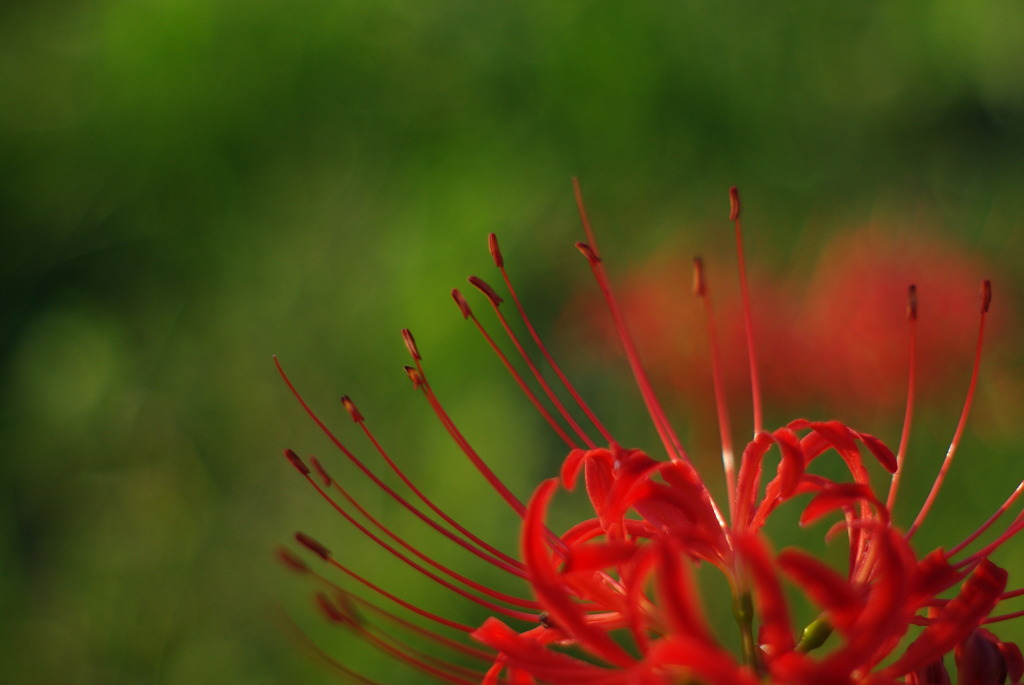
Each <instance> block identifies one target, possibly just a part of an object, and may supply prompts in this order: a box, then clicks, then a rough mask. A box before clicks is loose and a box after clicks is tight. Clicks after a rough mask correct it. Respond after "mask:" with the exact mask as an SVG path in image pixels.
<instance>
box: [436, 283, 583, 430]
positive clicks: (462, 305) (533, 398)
mask: <svg viewBox="0 0 1024 685" xmlns="http://www.w3.org/2000/svg"><path fill="white" fill-rule="evenodd" d="M471 282H472V281H471ZM473 285H476V283H475V282H474V283H473ZM477 287H479V286H477ZM452 298H453V299H454V300H455V303H456V304H458V306H459V310H460V311H461V312H462V315H463V317H465V318H467V319H469V320H470V321H472V322H473V325H475V326H476V328H477V330H478V331H479V332H480V335H482V336H483V337H484V340H486V341H487V344H488V345H490V347H491V349H492V350H493V351H494V353H495V355H497V357H498V359H499V360H501V363H502V364H503V365H504V366H505V368H506V369H507V370H508V372H509V374H510V375H511V376H512V379H513V380H514V381H515V382H516V385H518V386H519V389H520V390H522V392H523V394H524V395H526V399H528V400H529V401H530V404H532V405H533V407H534V409H536V410H537V413H539V414H540V415H541V417H542V418H543V419H544V420H545V421H547V423H548V425H549V426H551V429H552V430H554V431H555V433H556V434H557V435H558V437H559V438H561V439H562V441H563V442H565V444H566V445H568V446H569V448H570V449H575V448H576V447H578V446H579V445H577V443H576V441H575V440H574V439H573V438H572V437H571V436H569V434H568V433H566V432H565V429H563V428H562V426H561V424H559V423H558V422H557V421H556V420H555V417H554V416H552V415H551V412H549V411H548V409H547V407H545V406H544V404H543V403H542V402H541V401H540V398H539V397H537V394H536V393H535V392H533V390H532V389H531V388H530V386H529V385H528V384H527V383H526V380H525V379H524V378H523V376H522V374H520V373H519V371H517V370H516V368H515V366H513V365H512V362H511V360H509V358H508V356H507V355H506V354H505V353H504V352H503V351H502V349H501V348H500V347H499V346H498V343H497V342H496V341H495V340H494V338H493V337H492V336H491V334H490V333H488V332H487V329H486V328H484V325H483V324H482V323H480V320H479V319H478V318H477V317H476V314H474V313H473V310H472V309H470V307H469V304H468V303H467V302H466V300H465V298H464V297H463V295H462V293H461V292H459V290H458V289H455V290H452ZM487 299H488V301H489V302H490V303H491V305H492V306H493V308H494V311H495V312H497V313H498V316H499V318H500V319H501V321H502V323H503V324H504V321H505V320H504V317H503V316H502V315H501V312H500V310H499V309H498V303H497V302H496V301H495V300H493V299H491V298H490V297H488V298H487ZM505 329H506V331H507V330H508V325H507V324H505ZM513 341H514V342H515V345H516V348H517V349H518V350H519V353H520V355H521V356H522V357H523V358H524V359H526V360H527V363H528V364H530V368H531V370H532V371H533V374H534V377H536V378H540V374H539V373H538V372H537V370H536V368H535V367H534V366H533V364H532V363H530V361H529V358H528V357H527V356H526V354H525V352H524V351H523V349H522V347H521V346H520V345H519V343H518V341H516V340H515V339H514V338H513ZM541 380H542V381H543V379H541ZM542 385H543V382H542ZM545 390H547V388H545ZM547 392H548V397H551V393H550V391H549V390H547ZM556 409H558V410H559V411H560V413H561V415H562V416H563V417H566V416H567V413H566V411H565V408H564V407H561V406H559V405H558V404H557V401H556ZM568 420H569V421H570V425H573V422H572V418H571V417H568ZM574 429H575V430H576V432H577V435H579V436H580V437H581V438H582V439H583V440H584V441H585V443H586V445H587V446H588V447H593V443H592V442H591V441H590V440H589V438H587V435H586V433H584V432H583V431H582V430H580V428H579V426H574Z"/></svg>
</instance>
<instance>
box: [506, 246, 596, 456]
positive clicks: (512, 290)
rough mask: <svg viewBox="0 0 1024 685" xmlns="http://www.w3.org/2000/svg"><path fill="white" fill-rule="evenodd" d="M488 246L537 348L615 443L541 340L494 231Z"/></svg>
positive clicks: (594, 421) (593, 421)
mask: <svg viewBox="0 0 1024 685" xmlns="http://www.w3.org/2000/svg"><path fill="white" fill-rule="evenodd" d="M488 247H489V248H490V252H491V256H492V257H493V258H494V264H495V266H497V267H498V270H499V271H501V277H502V279H504V281H505V287H506V288H507V289H508V294H509V296H510V297H511V298H512V303H513V304H515V307H516V310H517V311H518V312H519V318H520V319H521V320H522V322H523V324H525V325H526V330H528V331H529V332H530V337H531V338H533V342H534V344H536V345H537V349H539V350H540V353H541V354H542V355H544V359H545V361H547V363H548V365H549V366H550V367H551V370H552V371H554V372H555V375H556V376H558V380H559V381H561V383H562V385H563V386H565V389H566V390H567V391H568V392H569V395H570V396H571V397H572V399H573V401H574V402H575V403H576V405H577V406H578V407H579V408H580V409H581V410H583V413H584V414H586V416H587V419H588V420H589V421H590V422H591V423H592V424H593V425H594V427H595V428H596V429H597V430H598V432H600V433H601V436H602V437H603V438H604V439H605V441H606V442H607V443H608V444H609V445H613V444H615V438H613V437H612V435H611V433H610V432H608V429H607V428H605V427H604V424H602V423H601V421H600V420H599V419H598V418H597V415H596V414H594V412H593V411H592V410H591V409H590V406H589V405H587V403H586V402H585V401H584V400H583V398H582V397H581V396H580V394H579V393H578V392H577V391H576V388H575V387H574V386H573V384H572V383H571V382H570V381H569V378H568V377H567V376H566V375H565V373H564V372H563V371H562V367H560V366H559V365H558V363H557V362H556V361H555V358H554V357H553V356H552V355H551V353H550V352H549V351H548V348H547V346H546V345H545V344H544V342H543V341H542V340H541V337H540V334H539V333H537V329H536V328H535V327H534V325H533V323H532V322H531V321H530V317H529V316H527V314H526V308H525V307H523V304H522V302H520V301H519V295H518V294H516V289H515V288H514V287H513V286H512V279H511V278H510V277H509V275H508V271H507V270H506V269H505V260H504V258H503V257H502V256H501V249H500V247H499V246H498V237H497V236H496V235H495V234H493V233H491V234H490V235H489V236H488Z"/></svg>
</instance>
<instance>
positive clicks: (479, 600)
mask: <svg viewBox="0 0 1024 685" xmlns="http://www.w3.org/2000/svg"><path fill="white" fill-rule="evenodd" d="M318 471H321V473H322V474H323V471H322V470H321V469H318ZM323 475H326V474H323ZM306 479H307V480H308V481H309V483H310V484H311V485H312V486H313V487H314V488H315V489H316V491H317V492H318V493H319V494H320V496H321V497H322V498H323V499H324V500H325V501H327V503H328V504H330V505H331V507H333V508H334V510H335V511H337V512H338V513H339V514H341V515H342V517H344V519H345V520H346V521H348V522H349V524H351V525H352V526H354V527H355V528H356V529H357V530H358V531H359V532H360V533H362V534H363V535H365V536H366V537H367V538H369V539H370V540H372V541H373V542H374V544H376V545H378V546H379V547H381V548H382V549H384V550H385V551H387V552H388V553H389V554H391V555H392V556H394V557H395V558H396V559H398V560H399V561H401V562H402V563H404V564H406V565H407V566H409V567H410V568H412V569H413V570H415V571H417V572H418V573H420V574H422V575H424V576H426V577H427V578H429V579H430V580H432V581H434V582H435V583H437V584H438V585H441V586H443V587H445V588H447V589H449V590H451V591H452V592H454V593H456V594H458V595H460V596H461V597H463V598H465V599H467V600H469V601H471V602H475V603H476V604H479V605H480V606H483V607H485V608H487V609H490V610H492V611H497V612H499V613H502V614H504V615H506V616H510V617H512V618H519V619H522V620H527V621H529V620H533V619H534V618H535V617H534V615H532V614H527V613H524V612H521V611H517V610H513V609H508V608H506V607H503V606H501V605H499V604H495V603H494V602H492V601H491V600H489V599H486V598H484V597H479V596H477V595H475V594H473V593H471V592H469V591H468V590H466V589H465V588H462V587H460V586H458V585H455V584H454V583H452V582H450V581H448V580H447V579H445V578H442V577H441V576H439V575H437V574H436V573H434V572H432V571H430V570H429V569H427V568H425V567H424V566H422V565H421V564H419V563H417V562H416V561H414V560H413V559H411V558H409V557H408V556H406V555H405V554H403V553H402V552H401V551H399V550H398V549H396V548H395V547H393V546H392V545H390V544H389V543H388V542H387V541H385V540H383V539H382V538H381V537H380V536H378V535H377V534H375V533H374V532H373V531H371V530H370V529H368V528H367V527H366V526H364V525H363V524H362V523H360V522H359V521H358V520H356V518H355V517H354V516H353V515H352V514H351V513H349V512H348V510H346V509H345V507H343V506H341V504H340V503H339V502H338V501H337V500H335V499H334V498H333V497H331V495H330V493H328V492H327V491H325V490H324V489H323V487H321V485H320V484H319V483H317V482H316V480H315V479H314V478H313V477H312V474H307V475H306ZM331 483H332V484H334V485H335V487H336V488H338V489H339V490H340V491H341V492H342V493H343V494H344V495H345V496H346V498H347V499H348V500H349V502H350V503H352V504H355V503H354V500H353V499H352V498H351V497H349V496H348V493H347V492H345V491H344V490H343V489H342V488H341V487H340V486H338V485H337V484H335V483H334V482H333V480H331ZM356 506H357V508H358V509H359V510H360V511H361V513H363V515H364V516H366V517H367V518H368V519H370V520H371V521H373V522H375V521H376V519H372V517H370V516H369V515H368V514H367V513H366V511H365V510H364V509H363V508H362V507H359V506H358V505H356ZM378 525H379V524H378ZM385 532H388V533H389V534H390V531H385ZM390 535H391V537H393V538H394V539H396V540H398V541H399V542H400V544H402V546H403V547H406V549H408V550H409V551H410V552H412V553H413V554H415V555H416V556H419V557H420V558H421V559H423V560H424V561H426V562H428V563H430V564H431V565H433V566H438V562H434V561H431V560H429V559H428V558H427V557H426V555H424V554H422V553H421V552H419V550H415V548H413V547H412V546H411V545H409V544H408V543H406V542H404V541H401V540H400V539H399V538H398V536H395V535H393V534H390ZM297 539H298V540H299V542H300V543H302V544H303V545H304V546H306V547H307V548H308V549H310V550H311V551H313V552H314V553H316V554H317V555H318V556H320V557H321V558H323V559H325V560H327V561H330V560H331V559H332V556H331V554H330V552H328V551H327V549H326V548H324V547H323V546H322V545H320V544H319V543H316V544H315V545H314V544H312V543H315V541H314V540H313V539H312V538H310V537H309V536H306V535H303V537H302V538H297ZM440 566H441V567H440V568H438V570H441V571H442V572H445V573H448V574H450V575H452V576H453V577H454V578H456V579H457V580H459V582H462V583H465V584H469V585H479V583H474V582H473V581H469V579H467V578H465V577H464V576H460V575H459V574H456V573H454V572H453V571H450V570H446V569H445V567H443V565H440ZM479 591H481V592H484V593H485V594H487V595H488V596H491V597H494V596H495V591H494V590H491V589H489V588H484V589H482V590H479ZM497 594H503V593H497ZM506 597H508V596H505V597H502V598H501V601H510V599H515V603H516V604H519V605H520V606H521V605H522V604H521V603H525V604H527V605H528V606H531V607H532V606H535V604H534V603H530V602H526V601H525V600H520V599H518V598H507V599H506ZM510 603H511V602H510Z"/></svg>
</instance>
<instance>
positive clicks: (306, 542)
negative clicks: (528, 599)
mask: <svg viewBox="0 0 1024 685" xmlns="http://www.w3.org/2000/svg"><path fill="white" fill-rule="evenodd" d="M314 485H315V484H314ZM318 489H319V488H318ZM322 494H323V493H322ZM324 497H325V498H326V499H327V500H328V501H330V502H331V504H332V506H334V508H335V510H336V511H337V512H338V513H339V514H341V515H342V516H344V517H345V519H346V520H347V521H348V522H349V523H351V524H352V525H354V526H355V527H356V528H358V529H359V531H360V532H361V533H362V534H363V535H365V536H366V537H368V538H370V539H371V540H373V541H374V542H375V543H377V544H378V545H380V546H381V547H383V548H384V549H386V550H387V551H388V552H390V553H391V554H393V555H394V556H395V557H396V558H398V559H400V560H401V561H403V562H404V563H406V564H407V565H409V566H410V567H412V568H413V569H415V570H416V571H418V572H419V573H421V574H423V575H424V576H426V577H428V578H430V579H431V580H433V581H434V582H435V583H437V584H438V585H442V586H444V587H445V588H447V589H449V590H451V591H452V592H454V593H455V594H457V595H459V596H461V597H463V598H464V599H467V600H469V601H470V602H473V603H474V604H478V605H480V606H482V607H484V608H485V609H490V610H491V611H496V612H498V613H500V614H503V615H505V616H508V617H509V618H517V619H520V620H523V621H530V622H535V621H536V620H537V617H538V615H539V614H530V613H526V612H522V611H516V610H514V609H509V608H507V607H503V606H501V605H498V604H495V603H494V602H491V601H489V600H487V599H484V598H482V597H477V596H476V595H474V594H472V593H470V592H467V591H466V590H464V589H462V588H460V587H458V586H457V585H454V584H452V583H450V582H448V581H447V580H445V579H444V578H441V577H440V576H438V575H437V574H435V573H432V572H431V571H429V570H427V569H425V568H423V567H422V566H420V565H419V564H417V563H416V562H415V561H413V560H412V559H409V558H408V557H407V556H405V555H404V554H402V553H401V552H399V551H398V550H396V549H395V548H393V547H391V546H390V545H388V543H386V542H384V541H383V540H381V539H380V538H378V537H377V536H375V535H374V534H373V533H372V532H370V531H369V530H367V529H366V527H365V526H362V525H361V524H360V523H359V522H358V521H356V520H355V519H353V518H352V516H351V515H350V514H348V513H347V512H345V511H344V510H343V508H342V507H340V506H336V504H337V503H336V502H334V501H332V500H331V499H330V496H329V495H326V494H324ZM295 539H296V540H297V541H298V542H299V543H300V544H302V545H303V546H304V547H306V549H308V550H310V551H311V552H313V553H315V554H316V555H317V556H319V557H320V558H321V559H323V560H324V561H326V562H327V563H329V564H330V565H331V566H334V567H335V568H337V569H338V570H339V571H341V572H342V573H345V574H346V575H347V576H349V577H350V578H352V579H353V580H355V581H357V582H360V583H362V584H363V585H366V586H367V587H369V588H370V589H371V590H374V591H377V592H379V593H380V594H382V595H384V596H386V597H388V598H389V599H392V600H393V601H396V602H398V603H399V604H401V605H402V606H404V607H405V608H406V609H409V610H410V611H415V612H416V613H421V612H422V611H423V610H421V609H419V608H418V607H416V606H415V605H412V604H410V603H408V602H401V601H399V600H398V599H397V598H395V597H394V596H393V595H391V594H390V593H387V592H385V591H384V590H381V589H380V588H377V586H376V585H373V583H370V582H369V581H368V580H366V579H365V578H363V577H362V576H360V575H358V574H357V573H355V572H354V571H352V570H351V569H349V568H348V567H347V566H345V565H344V564H342V563H341V562H339V561H338V560H337V559H335V558H334V556H333V555H332V554H331V553H330V552H329V551H328V550H327V548H326V547H324V546H323V545H321V544H320V543H319V542H317V541H316V540H314V539H313V538H311V537H309V536H308V535H306V534H305V533H297V534H296V535H295ZM438 618H441V617H438ZM440 622H442V623H444V624H445V625H451V624H453V623H454V622H452V621H448V620H447V619H442V620H441V621H440ZM458 626H459V624H454V625H453V626H452V627H458ZM460 629H461V628H460Z"/></svg>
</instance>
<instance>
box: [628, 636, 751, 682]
mask: <svg viewBox="0 0 1024 685" xmlns="http://www.w3.org/2000/svg"><path fill="white" fill-rule="evenodd" d="M647 660H648V661H650V662H655V663H662V664H669V665H673V666H685V667H686V668H689V669H691V670H692V671H693V672H694V674H695V675H697V676H698V679H699V680H702V681H705V682H708V683H714V684H715V685H758V683H759V682H760V681H759V680H758V679H757V678H756V677H755V676H754V674H753V673H751V672H750V671H749V670H748V669H747V668H746V667H744V666H741V665H739V664H737V663H736V661H735V659H734V658H733V656H732V654H729V653H728V652H726V651H724V650H721V649H717V648H715V647H709V646H708V645H707V644H705V643H703V642H701V641H699V640H693V639H690V638H687V637H682V636H673V637H671V638H668V639H665V640H661V641H659V642H658V643H656V644H655V645H653V646H652V647H651V649H650V651H648V653H647Z"/></svg>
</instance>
